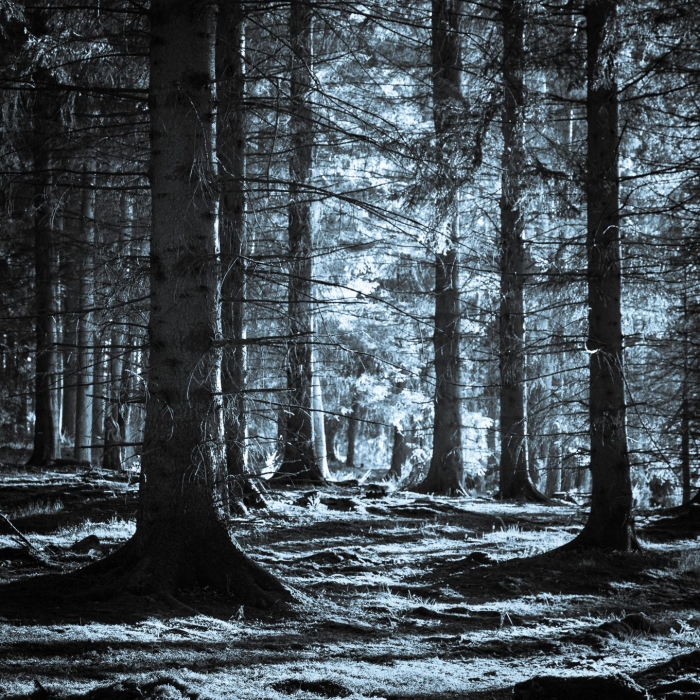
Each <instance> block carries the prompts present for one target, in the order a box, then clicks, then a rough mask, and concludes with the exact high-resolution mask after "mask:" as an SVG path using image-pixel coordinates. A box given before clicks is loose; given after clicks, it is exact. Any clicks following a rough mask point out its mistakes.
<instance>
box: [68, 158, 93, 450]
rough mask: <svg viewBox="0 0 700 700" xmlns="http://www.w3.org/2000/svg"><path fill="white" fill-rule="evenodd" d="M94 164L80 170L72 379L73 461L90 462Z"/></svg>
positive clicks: (87, 164)
mask: <svg viewBox="0 0 700 700" xmlns="http://www.w3.org/2000/svg"><path fill="white" fill-rule="evenodd" d="M95 168H96V165H95V162H94V161H89V162H87V163H85V166H84V167H83V183H82V185H83V193H82V197H83V201H82V207H81V212H80V252H79V256H80V270H79V275H80V277H79V290H78V303H79V305H80V311H79V314H80V320H79V322H78V324H79V325H78V361H77V369H76V378H75V380H76V381H75V448H74V451H73V457H74V458H75V459H76V460H78V461H80V462H88V463H89V462H92V450H91V449H90V448H89V447H88V445H91V444H92V410H93V401H92V398H93V397H92V393H93V390H94V389H93V384H94V382H93V376H94V352H93V346H94V342H95V329H94V324H93V311H92V307H93V306H94V303H95V299H94V294H95V293H94V274H95V189H94V187H95V176H94V174H93V173H94V172H95Z"/></svg>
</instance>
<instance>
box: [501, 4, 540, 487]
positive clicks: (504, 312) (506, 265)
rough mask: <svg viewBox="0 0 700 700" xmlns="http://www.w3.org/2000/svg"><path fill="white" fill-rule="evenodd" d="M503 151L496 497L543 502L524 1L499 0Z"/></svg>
mask: <svg viewBox="0 0 700 700" xmlns="http://www.w3.org/2000/svg"><path fill="white" fill-rule="evenodd" d="M501 27H502V33H503V57H502V62H501V67H502V73H503V118H502V122H501V133H502V135H503V155H502V159H501V199H500V210H501V250H500V277H501V302H500V309H499V369H500V387H499V388H500V414H501V462H500V493H501V498H527V499H530V500H537V501H541V500H545V498H544V496H543V495H542V494H541V493H540V492H539V491H538V490H537V489H536V488H535V487H534V486H533V485H532V482H531V481H530V476H529V474H528V450H527V441H526V418H525V305H524V294H523V291H524V284H525V268H524V265H525V261H524V243H523V229H524V221H523V211H522V208H523V196H524V184H523V177H524V173H523V170H524V166H525V154H524V143H523V138H524V122H525V93H524V87H523V71H524V62H525V48H524V32H525V20H524V0H503V3H502V5H501Z"/></svg>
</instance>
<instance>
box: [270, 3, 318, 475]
mask: <svg viewBox="0 0 700 700" xmlns="http://www.w3.org/2000/svg"><path fill="white" fill-rule="evenodd" d="M312 20H313V14H312V4H311V2H310V1H309V0H291V2H290V15H289V41H290V46H291V50H292V67H291V97H290V115H289V135H290V160H289V207H288V216H289V224H288V232H289V258H288V261H289V262H288V265H289V291H288V295H289V297H288V298H289V335H290V339H289V344H288V346H287V361H286V367H287V389H288V396H289V411H288V413H287V421H286V430H285V436H284V453H283V458H282V464H281V465H280V468H279V470H278V476H279V477H280V478H287V479H291V480H293V481H311V482H323V481H324V478H323V472H322V470H321V468H320V465H319V462H318V459H317V456H316V455H315V453H314V445H313V420H312V417H311V400H312V371H313V370H312V347H313V345H312V334H313V304H312V298H313V289H312V282H311V273H312V258H311V245H312V230H311V206H312V202H311V195H310V192H309V184H310V180H311V175H312V165H313V143H314V126H313V112H312V107H311V66H312V60H313V54H312V40H313V34H312Z"/></svg>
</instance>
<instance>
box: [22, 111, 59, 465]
mask: <svg viewBox="0 0 700 700" xmlns="http://www.w3.org/2000/svg"><path fill="white" fill-rule="evenodd" d="M37 121H38V123H39V126H35V128H36V129H37V130H38V132H39V135H41V134H42V133H43V129H42V127H41V125H43V128H44V129H45V123H44V122H45V121H46V120H45V119H42V118H37ZM44 135H45V134H44ZM34 170H35V172H36V175H35V177H36V178H37V183H36V185H35V188H34V269H35V289H34V293H35V305H36V322H35V335H36V360H35V370H36V374H35V377H36V378H35V389H34V397H35V398H34V413H35V416H36V419H35V422H34V450H33V452H32V455H31V457H30V458H29V462H28V463H29V464H31V465H35V466H46V465H49V464H52V463H53V461H54V460H55V459H56V458H57V457H59V456H60V448H59V427H58V413H57V411H56V396H55V391H56V383H57V379H58V377H57V374H56V312H57V311H58V308H57V303H56V286H55V282H56V275H57V270H56V251H55V241H54V232H53V223H52V215H53V211H52V206H51V192H52V190H53V182H52V181H51V175H50V163H49V156H48V149H47V148H46V144H45V143H42V144H41V145H37V147H36V152H35V154H34Z"/></svg>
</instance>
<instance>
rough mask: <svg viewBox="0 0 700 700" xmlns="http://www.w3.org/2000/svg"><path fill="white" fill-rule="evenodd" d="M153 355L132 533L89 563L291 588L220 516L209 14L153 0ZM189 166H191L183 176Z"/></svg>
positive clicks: (246, 599) (187, 582)
mask: <svg viewBox="0 0 700 700" xmlns="http://www.w3.org/2000/svg"><path fill="white" fill-rule="evenodd" d="M150 19H151V51H150V67H151V83H150V91H149V106H150V115H151V168H150V172H151V187H152V223H151V252H150V255H151V271H150V282H151V315H150V323H149V336H150V347H151V354H150V366H149V375H148V396H147V403H146V429H145V435H144V448H143V456H142V473H141V482H140V495H139V510H138V514H137V527H136V533H135V535H134V537H133V538H132V539H131V540H130V541H129V542H128V543H127V544H126V545H125V546H124V547H123V548H122V549H121V550H119V551H118V552H117V553H116V554H115V555H113V556H112V557H109V558H108V559H107V560H105V561H104V562H101V563H100V564H98V565H97V566H96V567H94V568H93V571H105V570H106V571H115V570H116V572H117V573H118V577H117V578H118V580H117V581H115V582H114V585H115V586H122V587H126V588H127V589H131V590H133V589H136V590H144V589H145V590H154V589H155V590H156V591H162V592H164V593H169V592H172V591H176V590H178V589H182V588H191V587H194V586H198V587H204V586H208V587H210V588H212V589H213V590H216V591H218V592H220V593H224V594H227V595H229V596H231V597H232V598H233V600H234V603H235V604H245V605H255V606H264V605H269V604H272V603H275V602H277V601H280V600H286V599H289V597H290V596H289V593H288V592H287V591H286V589H285V588H284V587H283V586H282V585H281V584H280V583H279V582H278V581H277V579H275V578H274V577H273V576H271V575H270V574H269V573H267V572H266V571H265V570H263V569H262V568H261V567H259V566H258V565H256V564H254V563H253V562H252V561H250V560H249V559H248V558H247V557H246V556H245V554H243V552H242V551H241V550H240V549H239V548H238V547H237V546H236V545H234V543H233V542H232V540H231V538H230V537H229V534H228V532H227V530H226V526H225V522H224V519H223V508H222V500H223V493H222V489H221V484H220V483H219V482H220V476H221V474H222V465H223V464H224V460H225V458H226V457H225V447H224V427H223V409H222V397H221V350H220V344H219V343H218V342H216V341H218V340H219V339H220V337H221V316H220V302H221V299H220V292H221V288H220V269H219V238H218V226H217V219H218V199H219V197H218V192H217V180H218V173H217V162H216V113H215V105H216V92H215V70H214V66H215V34H216V26H215V17H214V8H213V6H212V5H210V4H207V3H204V2H199V1H197V0H153V2H152V3H151V10H150ZM193 168H195V169H196V177H193V176H192V172H193Z"/></svg>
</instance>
